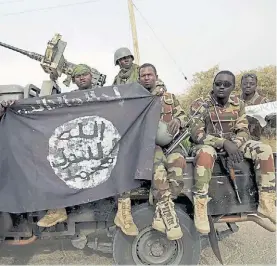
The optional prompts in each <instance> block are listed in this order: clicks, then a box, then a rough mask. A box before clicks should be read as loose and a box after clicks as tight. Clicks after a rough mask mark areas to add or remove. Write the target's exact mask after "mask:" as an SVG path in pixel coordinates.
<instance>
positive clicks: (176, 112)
mask: <svg viewBox="0 0 277 266" xmlns="http://www.w3.org/2000/svg"><path fill="white" fill-rule="evenodd" d="M172 98H173V117H174V118H177V119H179V120H180V123H181V128H183V127H184V125H185V121H186V119H187V116H186V114H185V111H184V110H183V108H182V107H181V105H180V103H179V101H178V100H177V98H176V96H175V95H174V94H172Z"/></svg>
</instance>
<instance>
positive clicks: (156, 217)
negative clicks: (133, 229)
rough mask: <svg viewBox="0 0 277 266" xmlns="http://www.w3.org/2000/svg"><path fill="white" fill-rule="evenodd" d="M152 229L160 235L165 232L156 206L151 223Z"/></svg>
mask: <svg viewBox="0 0 277 266" xmlns="http://www.w3.org/2000/svg"><path fill="white" fill-rule="evenodd" d="M152 227H153V228H154V229H155V230H157V231H159V232H162V233H165V232H166V227H165V224H164V221H163V218H162V216H161V214H160V209H159V207H158V205H156V210H155V214H154V218H153V222H152Z"/></svg>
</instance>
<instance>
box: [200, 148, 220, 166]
mask: <svg viewBox="0 0 277 266" xmlns="http://www.w3.org/2000/svg"><path fill="white" fill-rule="evenodd" d="M215 159H216V151H215V149H214V148H213V147H211V146H203V147H202V148H201V149H199V150H198V151H197V153H196V158H195V163H196V165H197V166H203V167H204V168H205V169H212V168H213V165H214V161H215Z"/></svg>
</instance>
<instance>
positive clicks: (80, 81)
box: [74, 73, 92, 90]
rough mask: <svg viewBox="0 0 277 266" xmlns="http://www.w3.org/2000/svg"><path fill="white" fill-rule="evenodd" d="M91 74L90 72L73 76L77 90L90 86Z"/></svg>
mask: <svg viewBox="0 0 277 266" xmlns="http://www.w3.org/2000/svg"><path fill="white" fill-rule="evenodd" d="M91 80H92V76H91V74H90V73H85V74H82V75H76V76H75V81H74V82H75V84H76V85H77V86H78V88H79V90H86V89H88V88H90V87H91Z"/></svg>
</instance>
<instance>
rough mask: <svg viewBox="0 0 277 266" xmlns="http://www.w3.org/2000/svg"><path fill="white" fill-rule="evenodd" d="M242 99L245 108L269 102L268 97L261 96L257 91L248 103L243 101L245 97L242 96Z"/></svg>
mask: <svg viewBox="0 0 277 266" xmlns="http://www.w3.org/2000/svg"><path fill="white" fill-rule="evenodd" d="M240 98H241V100H242V101H244V103H245V106H249V105H257V104H262V103H267V102H268V99H267V98H266V97H263V96H261V95H260V94H259V93H258V92H257V91H256V92H255V94H254V95H253V97H252V98H251V99H250V100H248V101H246V100H244V99H243V95H241V97H240Z"/></svg>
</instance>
